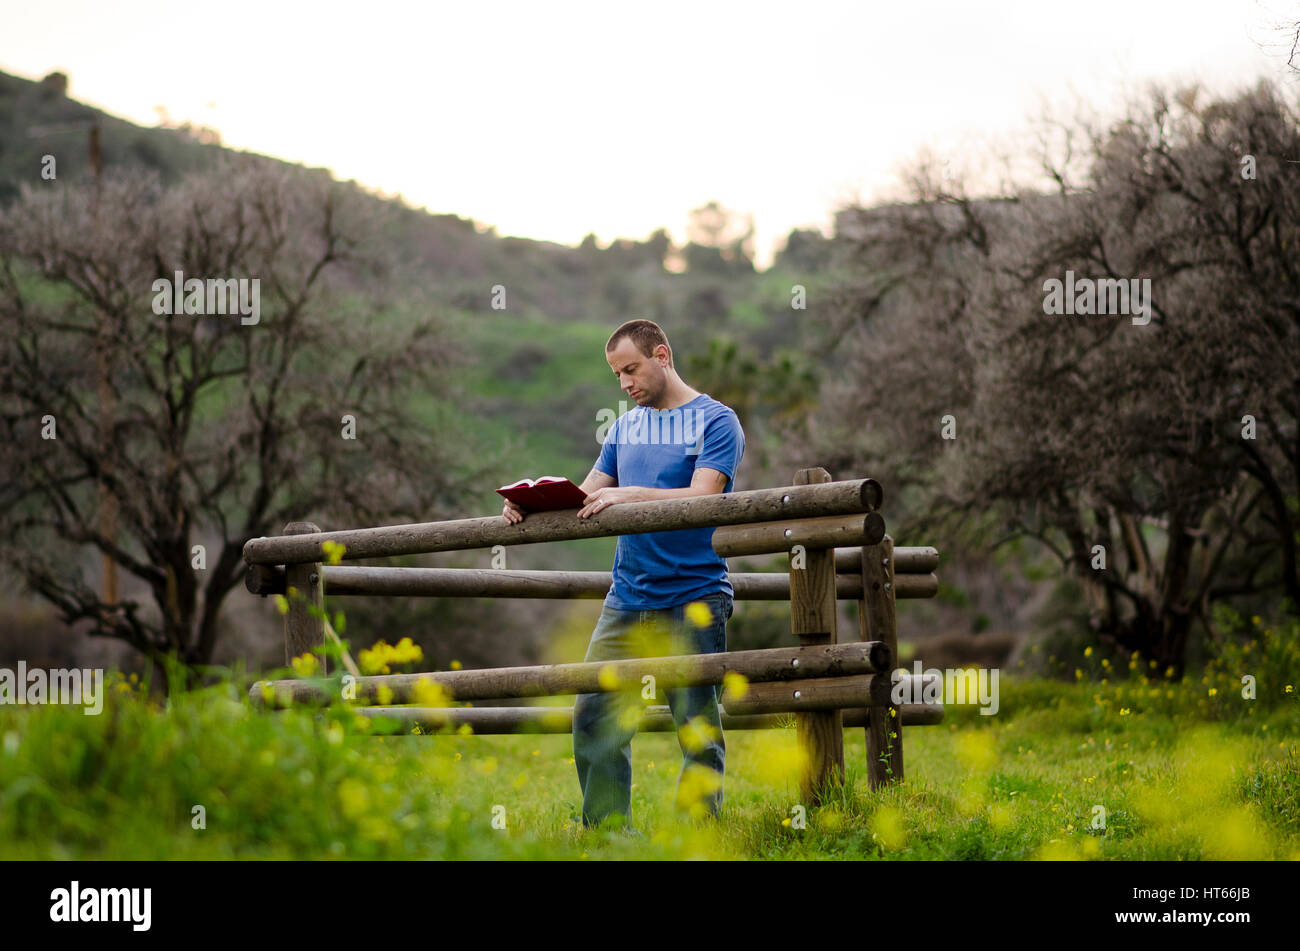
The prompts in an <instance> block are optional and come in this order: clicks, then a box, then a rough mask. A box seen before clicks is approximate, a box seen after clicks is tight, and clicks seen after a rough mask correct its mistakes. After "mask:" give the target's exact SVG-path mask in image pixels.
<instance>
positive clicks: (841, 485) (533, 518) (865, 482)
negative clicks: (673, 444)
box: [244, 479, 881, 565]
mask: <svg viewBox="0 0 1300 951" xmlns="http://www.w3.org/2000/svg"><path fill="white" fill-rule="evenodd" d="M880 497H881V492H880V486H879V484H878V483H876V482H875V480H873V479H854V480H852V481H848V482H832V483H830V484H828V485H804V486H781V487H778V488H775V489H752V490H749V491H745V492H730V493H726V494H722V493H716V494H714V495H699V496H695V497H693V498H686V499H661V500H658V501H654V502H626V503H623V504H620V505H611V506H610V507H609V508H607V509H605V510H604V511H602V512H601V513H600V514H599V515H593V516H591V517H590V518H585V519H580V518H577V511H576V510H575V509H563V510H561V511H557V512H534V513H532V514H530V515H529V516H528V517H527V518H525V519H524V520H523V521H522V522H519V523H518V524H515V525H511V524H510V523H509V522H507V521H506V520H505V519H504V518H503V517H501V516H500V515H496V516H491V517H487V518H467V519H460V520H458V521H451V522H421V523H418V524H414V525H390V526H387V527H384V528H358V529H352V530H349V531H341V532H322V533H318V534H312V535H307V536H303V537H298V538H294V537H286V536H283V535H282V536H279V537H276V538H253V539H250V540H249V541H248V542H246V543H245V544H244V561H245V562H247V563H248V564H250V565H255V564H264V565H265V564H270V565H284V564H289V563H293V562H317V561H324V560H325V551H324V550H323V549H322V548H321V544H322V543H323V542H326V541H332V542H336V543H339V544H342V545H343V546H345V550H344V553H343V557H344V558H346V559H355V558H385V557H389V556H392V555H417V554H424V553H432V552H438V551H463V550H465V549H470V548H491V547H492V546H493V545H531V544H533V543H535V542H554V541H566V540H571V539H576V538H605V537H608V536H610V535H637V534H641V533H643V532H663V531H676V530H678V529H688V528H713V527H716V526H719V525H741V524H747V523H750V522H772V521H779V520H782V519H796V518H812V517H815V516H822V515H854V514H857V513H866V512H869V511H872V510H873V509H874V507H875V505H877V504H878V501H877V500H878V499H879V498H880Z"/></svg>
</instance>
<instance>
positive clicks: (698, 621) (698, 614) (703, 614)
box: [686, 601, 713, 627]
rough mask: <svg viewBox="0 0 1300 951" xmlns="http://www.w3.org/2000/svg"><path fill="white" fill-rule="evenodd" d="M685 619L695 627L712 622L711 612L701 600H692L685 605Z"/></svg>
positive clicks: (706, 625)
mask: <svg viewBox="0 0 1300 951" xmlns="http://www.w3.org/2000/svg"><path fill="white" fill-rule="evenodd" d="M686 619H687V620H688V621H690V622H691V623H692V624H694V625H695V626H696V627H708V626H709V625H710V624H712V623H713V614H712V613H711V612H710V611H709V606H708V605H707V604H705V603H704V602H703V601H692V602H691V603H690V604H688V605H686Z"/></svg>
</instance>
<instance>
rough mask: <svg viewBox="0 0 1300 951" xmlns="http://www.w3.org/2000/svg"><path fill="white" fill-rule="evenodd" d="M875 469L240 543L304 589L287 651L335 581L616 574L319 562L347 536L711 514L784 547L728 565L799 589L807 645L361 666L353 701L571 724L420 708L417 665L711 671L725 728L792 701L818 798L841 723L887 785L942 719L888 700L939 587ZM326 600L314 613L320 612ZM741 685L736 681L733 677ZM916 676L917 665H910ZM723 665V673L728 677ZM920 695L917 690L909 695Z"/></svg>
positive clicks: (311, 641) (466, 691) (431, 714)
mask: <svg viewBox="0 0 1300 951" xmlns="http://www.w3.org/2000/svg"><path fill="white" fill-rule="evenodd" d="M882 501H883V493H882V491H881V488H880V485H879V484H878V483H876V482H875V481H874V480H872V479H855V480H848V481H840V482H835V481H832V480H831V477H830V474H829V473H828V472H826V470H825V469H821V468H810V469H801V470H799V472H798V473H796V475H795V479H794V484H793V485H790V486H781V487H778V488H772V489H756V490H751V491H745V492H732V493H728V494H717V495H707V496H697V497H694V498H688V499H669V500H663V501H654V502H630V503H623V504H619V505H616V506H611V507H609V508H607V509H605V510H603V511H602V512H600V513H599V514H597V515H593V516H591V517H590V518H587V519H578V518H576V517H575V511H576V510H573V509H568V510H564V511H555V512H535V513H531V514H529V515H528V517H527V518H526V519H525V520H524V521H523V522H520V523H518V524H515V525H511V524H510V523H508V522H507V521H506V520H505V519H504V518H502V517H500V516H494V517H487V518H471V519H459V520H455V521H446V522H425V523H420V524H414V525H393V526H387V527H382V528H365V529H354V530H349V531H336V532H322V531H320V529H319V528H318V527H317V526H316V525H313V524H311V523H309V522H294V523H291V524H289V525H287V526H286V527H285V531H284V534H283V535H280V536H276V537H271V538H255V539H252V540H250V541H249V542H248V543H247V544H246V545H245V546H244V560H245V561H246V562H247V563H248V566H249V567H248V573H247V579H246V584H247V587H248V590H249V591H251V592H252V593H254V594H258V595H263V596H266V595H271V594H285V593H287V592H288V591H289V589H291V588H292V589H293V591H294V595H295V596H294V597H292V598H290V601H289V609H288V611H287V613H286V615H285V621H284V634H285V660H286V663H287V662H288V661H289V660H290V659H291V658H293V657H297V656H300V655H302V654H304V653H306V652H308V651H310V650H312V649H313V648H314V647H317V646H318V645H320V644H322V643H323V642H324V639H325V630H324V613H323V607H324V595H325V593H326V591H327V590H328V593H329V594H330V595H331V596H338V595H343V596H348V595H369V596H374V595H382V596H398V595H402V596H414V597H491V598H603V597H604V596H605V595H606V593H608V591H609V587H610V585H611V583H612V576H611V574H610V573H609V572H600V571H524V570H485V569H474V568H378V567H349V566H344V565H333V564H325V562H326V561H328V560H330V559H329V552H330V551H335V552H337V551H338V549H337V548H336V547H334V546H340V545H341V546H343V547H342V559H344V560H356V559H362V558H378V557H388V556H393V555H407V554H423V553H433V552H441V551H463V550H467V549H479V548H491V547H493V546H496V545H527V544H534V543H538V542H553V541H565V540H571V539H577V538H599V537H607V536H612V535H625V534H636V533H640V532H657V531H670V530H677V529H689V528H705V527H716V529H717V530H716V531H715V532H714V534H713V548H714V550H715V551H716V552H717V553H718V554H719V555H722V556H723V557H735V556H740V555H755V554H764V553H780V552H784V553H786V554H788V555H789V558H790V564H791V568H790V571H789V573H785V572H736V573H729V575H728V578H729V580H730V582H731V585H732V588H733V590H734V592H735V598H736V600H787V599H788V600H789V601H790V624H791V630H792V632H793V633H794V635H795V636H796V637H797V638H798V640H799V646H798V647H782V648H771V649H767V650H753V651H726V652H722V653H716V654H699V655H689V656H682V657H648V658H637V659H629V660H620V661H609V662H601V663H582V664H555V665H549V666H542V667H507V668H494V669H487V670H457V671H437V672H428V673H423V674H400V675H390V676H377V677H359V678H356V679H355V682H354V683H353V684H351V688H352V689H353V690H354V691H355V698H354V699H355V700H356V702H358V703H366V704H374V703H375V702H376V701H379V700H381V699H382V700H383V701H384V702H385V705H383V706H374V705H368V706H362V707H359V708H358V712H359V713H361V714H363V715H367V716H386V717H394V718H396V719H398V720H399V721H401V722H402V723H404V724H407V725H408V726H415V725H419V726H421V727H422V728H425V729H436V728H439V727H443V726H451V727H459V726H461V725H468V726H469V727H470V728H471V729H472V730H473V731H474V732H475V733H480V734H486V733H518V732H526V731H537V732H569V731H570V730H571V729H572V708H571V707H536V706H529V707H520V706H512V707H482V706H471V707H438V708H430V707H415V706H394V705H391V704H409V703H410V702H411V701H412V700H413V699H414V696H415V694H416V690H415V685H416V683H417V682H418V681H420V680H422V679H423V680H425V681H426V682H428V683H432V684H436V685H437V686H438V687H439V688H440V689H441V690H442V691H443V694H444V695H446V696H448V697H450V698H453V699H454V700H455V701H457V702H460V701H478V700H515V699H520V698H525V697H538V696H566V695H573V694H580V693H597V692H607V691H613V690H620V689H627V685H628V684H637V685H639V684H640V682H641V677H643V676H646V675H649V676H653V677H654V678H655V683H656V686H657V687H658V688H672V687H679V686H695V685H705V686H707V685H718V686H722V687H723V688H724V689H723V691H722V696H721V707H722V710H721V712H722V725H723V729H724V730H727V729H731V730H735V729H765V728H770V727H775V726H780V725H783V724H784V723H786V722H788V717H789V714H791V713H793V714H794V720H795V728H796V730H797V731H798V743H799V747H800V749H801V751H802V752H803V753H804V755H803V757H802V761H803V764H804V766H803V771H802V774H801V777H800V787H801V792H802V794H803V797H804V801H805V802H809V803H814V804H815V803H819V802H822V801H823V800H824V798H825V797H826V796H827V795H828V794H829V792H830V789H831V787H832V785H833V784H835V783H838V782H842V781H843V778H844V746H843V729H844V727H863V728H864V729H865V732H866V747H867V765H868V776H869V782H870V786H871V788H872V789H877V788H879V787H880V786H882V785H884V784H885V783H887V782H894V781H898V780H901V779H902V778H903V727H904V726H920V725H925V724H932V723H938V722H940V721H941V720H942V719H943V706H942V705H941V704H939V703H918V704H901V705H895V704H893V703H892V702H891V699H892V698H891V690H890V688H891V677H893V676H898V675H897V674H893V673H891V672H892V671H893V668H894V665H895V664H896V662H897V650H898V636H897V620H896V612H895V601H896V600H897V599H898V598H928V597H933V596H934V594H935V593H936V591H937V590H938V580H937V578H936V577H935V575H934V570H935V569H936V567H937V566H938V562H939V553H938V551H936V550H935V549H934V548H928V547H927V548H903V547H899V548H895V547H894V543H893V540H892V539H891V538H890V537H889V536H888V535H887V534H886V533H885V523H884V519H883V518H882V517H881V515H880V512H879V508H880V505H881V503H882ZM837 599H847V600H856V601H857V602H858V619H859V625H858V631H857V637H856V638H855V639H851V640H846V641H845V642H843V643H841V642H840V638H839V632H838V631H837V629H836V628H837V623H836V601H837ZM313 609H315V610H313ZM729 673H731V674H739V675H741V676H742V677H743V678H744V682H745V686H744V688H743V689H733V688H732V685H733V684H734V683H735V680H734V678H728V677H727V675H728V674H729ZM904 676H906V675H904ZM724 678H725V681H724ZM251 694H252V697H253V698H254V700H255V701H257V702H265V700H266V698H267V697H271V698H273V702H278V703H293V702H302V701H309V700H310V701H316V702H331V701H335V700H339V699H341V698H340V697H339V696H327V695H326V694H325V692H323V691H322V690H321V688H320V687H319V686H318V685H316V684H314V683H312V682H311V681H306V680H290V681H272V682H263V683H258V684H255V685H254V686H253V688H252V691H251ZM912 695H913V696H915V695H917V694H916V693H913V694H912ZM641 728H642V729H646V730H656V731H664V730H672V729H673V728H674V726H673V721H672V717H671V715H670V714H669V712H668V709H667V707H662V706H659V707H653V706H652V707H648V708H646V709H645V710H644V711H643V714H642V720H641Z"/></svg>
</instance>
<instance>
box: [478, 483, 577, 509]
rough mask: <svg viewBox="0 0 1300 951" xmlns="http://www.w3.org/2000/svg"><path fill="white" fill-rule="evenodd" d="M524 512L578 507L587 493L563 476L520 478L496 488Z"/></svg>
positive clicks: (498, 492) (499, 493)
mask: <svg viewBox="0 0 1300 951" xmlns="http://www.w3.org/2000/svg"><path fill="white" fill-rule="evenodd" d="M497 494H498V495H504V496H505V497H506V498H507V499H509V500H510V501H511V502H514V503H515V505H518V506H519V507H520V508H521V509H523V510H524V511H525V512H549V511H551V510H552V509H580V508H582V506H583V505H584V504H585V503H584V502H583V500H584V499H586V497H587V493H586V492H583V491H582V489H580V488H578V487H577V486H576V485H574V484H573V483H572V482H570V481H569V480H568V479H566V478H564V476H542V477H541V478H540V479H520V480H519V481H518V482H512V483H511V484H510V485H503V486H501V488H499V489H497Z"/></svg>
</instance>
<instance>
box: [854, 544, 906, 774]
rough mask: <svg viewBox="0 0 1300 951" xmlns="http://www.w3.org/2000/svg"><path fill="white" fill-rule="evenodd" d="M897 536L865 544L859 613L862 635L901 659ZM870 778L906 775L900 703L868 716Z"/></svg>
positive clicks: (873, 708)
mask: <svg viewBox="0 0 1300 951" xmlns="http://www.w3.org/2000/svg"><path fill="white" fill-rule="evenodd" d="M895 594H896V591H895V588H894V540H893V539H892V538H890V537H889V536H888V535H886V536H885V537H884V539H883V540H882V541H881V542H880V544H878V545H864V546H863V548H862V597H863V599H864V600H862V601H859V602H858V617H859V618H860V621H859V624H860V627H861V634H862V639H863V640H867V641H884V642H885V643H886V644H888V645H889V648H890V650H892V651H893V652H894V663H895V664H899V665H900V666H901V662H900V661H899V660H898V615H897V613H896V612H895ZM866 733H867V781H868V784H869V785H870V788H871V789H873V790H874V789H879V788H880V787H882V786H884V785H885V784H886V783H891V782H895V783H896V782H900V781H901V780H902V779H903V718H902V715H901V711H900V710H899V708H898V707H897V706H888V707H872V708H871V711H870V714H869V715H868V717H867V729H866Z"/></svg>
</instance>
